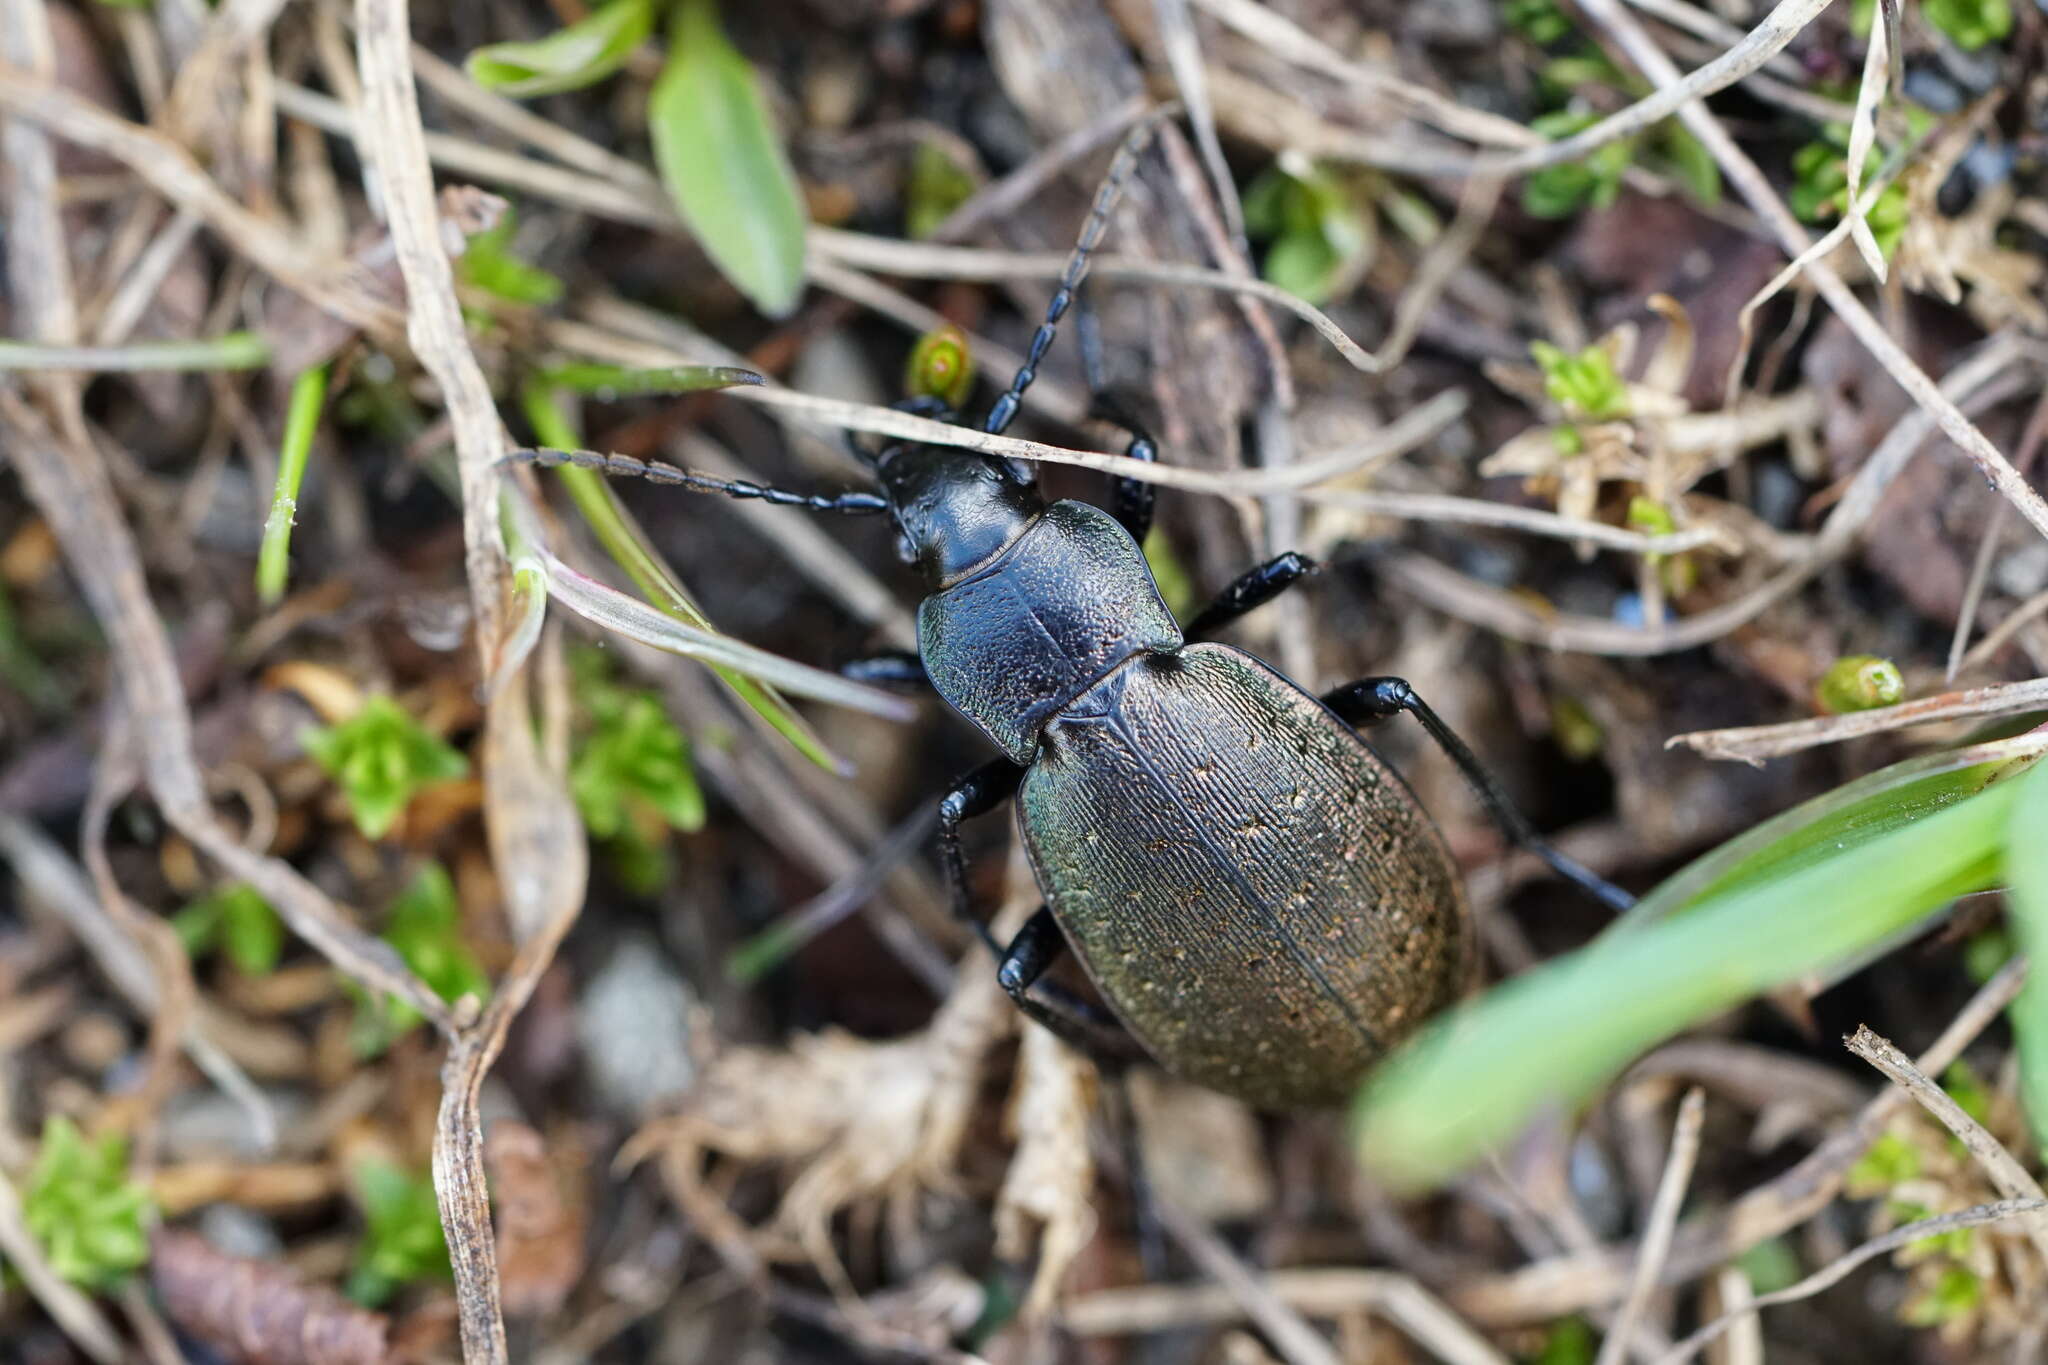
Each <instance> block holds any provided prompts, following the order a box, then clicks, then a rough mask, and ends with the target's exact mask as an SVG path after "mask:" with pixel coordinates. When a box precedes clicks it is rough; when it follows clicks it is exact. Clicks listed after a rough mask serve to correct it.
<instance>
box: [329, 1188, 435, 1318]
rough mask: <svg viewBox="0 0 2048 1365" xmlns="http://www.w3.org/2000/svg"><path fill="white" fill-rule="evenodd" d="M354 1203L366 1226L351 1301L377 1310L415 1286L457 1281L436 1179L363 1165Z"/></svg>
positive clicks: (351, 1275) (352, 1275) (351, 1280)
mask: <svg viewBox="0 0 2048 1365" xmlns="http://www.w3.org/2000/svg"><path fill="white" fill-rule="evenodd" d="M356 1197H357V1198H358V1200H360V1202H361V1204H362V1208H363V1224H364V1226H363V1240H362V1241H361V1242H360V1243H359V1244H358V1245H357V1247H356V1263H355V1269H354V1270H352V1271H351V1272H350V1273H349V1277H348V1296H349V1297H350V1298H352V1299H354V1300H355V1301H356V1302H357V1303H360V1304H362V1305H363V1306H364V1307H365V1308H376V1307H379V1306H380V1305H382V1304H383V1303H384V1302H386V1301H387V1300H388V1299H390V1297H391V1296H392V1295H393V1294H395V1293H397V1292H398V1291H399V1290H400V1289H402V1288H404V1287H405V1286H406V1285H408V1284H412V1283H414V1282H415V1281H418V1280H452V1279H454V1278H455V1271H454V1268H453V1267H452V1266H451V1265H450V1264H449V1261H448V1242H447V1239H446V1237H445V1236H444V1235H443V1233H442V1231H441V1210H440V1208H439V1206H438V1205H436V1204H435V1202H434V1182H433V1179H432V1177H430V1176H425V1175H420V1176H414V1175H411V1174H409V1173H407V1172H406V1171H405V1170H404V1169H402V1168H401V1167H398V1166H395V1165H392V1164H391V1163H390V1162H388V1161H365V1162H363V1163H362V1165H360V1166H358V1167H357V1168H356Z"/></svg>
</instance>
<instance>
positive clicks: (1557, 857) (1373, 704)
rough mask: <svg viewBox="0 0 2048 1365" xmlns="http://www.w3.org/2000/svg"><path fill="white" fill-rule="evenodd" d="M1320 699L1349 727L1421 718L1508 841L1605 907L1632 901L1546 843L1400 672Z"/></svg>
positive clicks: (1623, 906) (1618, 907)
mask: <svg viewBox="0 0 2048 1365" xmlns="http://www.w3.org/2000/svg"><path fill="white" fill-rule="evenodd" d="M1323 705H1325V706H1327V707H1329V708H1330V709H1331V710H1332V711H1335V712H1336V713H1337V715H1338V716H1339V717H1340V718H1342V719H1343V720H1344V721H1345V723H1347V724H1349V725H1351V726H1352V727H1353V728H1362V727H1364V726H1368V725H1375V724H1378V723H1379V722H1380V721H1383V720H1385V719H1387V718H1388V717H1389V716H1394V715H1398V714H1400V713H1401V712H1403V711H1405V712H1407V713H1408V714H1409V715H1411V716H1413V717H1415V719H1417V720H1419V721H1421V722H1422V728H1423V729H1425V730H1427V731H1429V737H1430V738H1431V739H1433V740H1435V741H1436V743H1437V747H1438V748H1440V749H1442V750H1443V751H1444V752H1445V753H1446V754H1449V755H1450V757H1451V761H1452V762H1453V763H1455V764H1457V765H1458V771H1459V772H1462V773H1463V774H1465V780H1466V781H1468V782H1470V783H1471V784H1472V787H1473V789H1474V790H1475V791H1477V792H1478V793H1479V799H1480V800H1481V801H1483V802H1484V803H1485V804H1486V809H1487V811H1488V812H1489V813H1490V814H1491V815H1492V816H1493V820H1494V823H1495V824H1497V825H1499V826H1500V828H1501V832H1502V833H1503V834H1505V835H1507V836H1508V839H1509V840H1510V841H1511V842H1513V843H1516V844H1519V845H1521V846H1522V847H1523V848H1525V849H1527V850H1529V852H1531V853H1533V854H1535V855H1536V856H1537V857H1539V858H1541V859H1542V860H1543V861H1544V862H1546V863H1548V864H1549V865H1550V868H1551V870H1552V871H1554V872H1556V873H1557V875H1558V876H1560V877H1563V878H1564V879H1565V880H1566V881H1568V882H1571V883H1573V884H1574V885H1576V886H1578V887H1580V888H1581V889H1583V890H1584V891H1586V892H1587V893H1588V894H1589V895H1591V896H1592V897H1593V898H1594V899H1595V900H1598V901H1600V902H1601V903H1602V904H1604V905H1606V906H1608V907H1609V908H1611V909H1614V910H1626V909H1628V908H1629V907H1630V906H1632V905H1634V904H1635V903H1636V902H1635V897H1633V896H1631V895H1629V894H1628V892H1626V891H1623V890H1622V889H1621V888H1620V887H1618V886H1615V885H1614V884H1613V883H1611V882H1609V881H1607V880H1606V879H1605V878H1604V877H1601V876H1600V875H1599V874H1597V873H1595V872H1593V871H1592V870H1591V869H1590V868H1586V867H1582V866H1580V865H1579V864H1578V863H1577V862H1575V861H1573V860H1572V859H1570V858H1568V857H1566V856H1565V855H1564V854H1562V853H1560V852H1558V851H1557V850H1556V849H1555V848H1553V847H1551V845H1550V842H1549V841H1548V840H1546V839H1545V838H1544V837H1543V836H1542V835H1540V834H1538V833H1537V832H1536V830H1535V829H1534V827H1532V826H1531V825H1530V824H1529V822H1528V821H1527V820H1526V819H1524V818H1523V817H1522V813H1521V812H1520V811H1518V810H1516V809H1515V806H1514V803H1513V802H1512V801H1510V800H1509V799H1508V794H1507V793H1506V792H1505V791H1503V790H1501V786H1500V783H1498V782H1496V781H1495V780H1494V778H1493V774H1492V773H1489V772H1488V771H1486V768H1485V766H1484V765H1483V764H1481V763H1480V761H1479V759H1478V758H1477V757H1476V756H1474V754H1473V753H1472V751H1471V750H1470V749H1468V748H1467V747H1465V741H1464V740H1462V739H1459V738H1458V736H1457V735H1456V734H1455V733H1453V732H1452V730H1451V727H1450V726H1448V725H1446V724H1444V721H1443V717H1441V716H1439V715H1438V714H1437V713H1436V712H1435V711H1433V710H1431V709H1430V707H1429V704H1428V703H1427V702H1425V701H1423V700H1422V698H1421V697H1418V696H1416V695H1415V689H1414V688H1413V687H1410V686H1409V685H1408V682H1407V680H1406V679H1405V678H1363V679H1360V680H1359V681H1358V682H1355V683H1346V684H1345V685H1344V686H1342V687H1339V688H1337V689H1335V690H1334V691H1331V692H1328V693H1325V694H1324V696H1323Z"/></svg>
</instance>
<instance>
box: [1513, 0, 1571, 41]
mask: <svg viewBox="0 0 2048 1365" xmlns="http://www.w3.org/2000/svg"><path fill="white" fill-rule="evenodd" d="M1500 17H1501V18H1502V19H1503V20H1505V21H1506V22H1507V26H1508V27H1509V28H1511V29H1513V30H1514V31H1515V32H1517V33H1519V34H1521V35H1522V36H1523V37H1524V38H1527V39H1528V40H1529V41H1530V42H1532V43H1535V44H1536V45H1537V46H1539V47H1548V46H1550V44H1552V43H1554V42H1556V41H1557V40H1558V39H1560V38H1565V37H1568V36H1570V34H1571V32H1572V21H1571V20H1570V19H1567V18H1566V17H1565V14H1564V11H1563V10H1561V9H1559V8H1558V7H1557V0H1502V3H1501V7H1500Z"/></svg>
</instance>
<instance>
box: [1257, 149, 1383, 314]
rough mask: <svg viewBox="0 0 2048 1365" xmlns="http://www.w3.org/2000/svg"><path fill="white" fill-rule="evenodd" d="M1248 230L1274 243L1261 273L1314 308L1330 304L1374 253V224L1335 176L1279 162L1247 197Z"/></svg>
mask: <svg viewBox="0 0 2048 1365" xmlns="http://www.w3.org/2000/svg"><path fill="white" fill-rule="evenodd" d="M1244 221H1245V228H1246V230H1247V231H1249V232H1250V233H1251V235H1252V236H1253V237H1254V238H1257V239H1258V240H1260V241H1263V242H1269V243H1271V245H1269V246H1268V247H1267V248H1266V258H1265V261H1264V263H1263V264H1262V265H1261V266H1260V270H1259V273H1260V274H1262V275H1264V276H1265V277H1266V279H1267V280H1268V281H1270V282H1272V283H1273V284H1277V285H1279V286H1280V287H1281V288H1282V289H1285V290H1286V291H1287V292H1288V293H1290V294H1298V295H1300V296H1301V297H1302V298H1304V299H1307V300H1308V301H1309V302H1310V303H1327V302H1329V300H1330V298H1331V297H1332V296H1333V295H1334V294H1335V293H1336V292H1337V290H1338V289H1339V288H1341V287H1342V286H1343V284H1344V282H1345V281H1346V280H1347V279H1353V278H1355V277H1356V275H1357V272H1358V270H1359V269H1360V268H1361V266H1362V264H1363V263H1364V261H1365V260H1366V259H1367V257H1368V256H1369V255H1370V253H1371V251H1372V247H1373V241H1374V236H1373V230H1372V219H1371V217H1370V213H1369V210H1368V208H1367V207H1366V206H1365V205H1364V204H1362V203H1361V202H1360V201H1359V197H1358V194H1357V191H1356V190H1355V188H1354V187H1353V186H1352V185H1350V184H1349V183H1347V182H1346V181H1345V180H1344V179H1343V178H1342V177H1340V176H1339V175H1337V174H1336V173H1335V172H1334V171H1331V170H1328V169H1326V168H1323V167H1320V166H1310V165H1307V164H1306V163H1303V164H1301V165H1294V164H1289V163H1283V162H1275V163H1274V164H1273V165H1271V166H1269V167H1267V168H1266V170H1265V171H1264V172H1262V173H1261V174H1260V176H1259V177H1258V179H1256V180H1254V181H1253V182H1252V183H1251V186H1250V188H1249V189H1247V190H1246V191H1245V195H1244Z"/></svg>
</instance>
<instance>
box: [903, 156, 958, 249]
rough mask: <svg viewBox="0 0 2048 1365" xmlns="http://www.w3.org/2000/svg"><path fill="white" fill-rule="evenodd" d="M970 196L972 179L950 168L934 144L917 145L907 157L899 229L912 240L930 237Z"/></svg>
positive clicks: (950, 165)
mask: <svg viewBox="0 0 2048 1365" xmlns="http://www.w3.org/2000/svg"><path fill="white" fill-rule="evenodd" d="M973 194H974V177H973V176H971V175H969V174H968V173H967V172H965V171H963V170H961V169H960V168H959V167H958V166H956V165H954V164H953V158H952V157H950V156H947V155H946V153H945V152H944V151H943V150H942V149H941V148H940V147H939V145H938V144H937V143H935V142H920V143H918V144H917V150H916V151H915V152H912V153H911V155H910V183H909V184H908V185H907V186H905V187H904V199H905V201H906V202H905V203H904V206H903V230H904V231H905V232H906V233H908V234H909V235H910V236H912V237H929V236H931V235H932V234H933V233H934V232H937V231H938V230H939V224H941V223H943V222H945V221H946V219H947V218H948V217H950V216H951V215H952V212H953V210H954V209H957V208H959V207H960V206H961V205H962V204H964V203H966V202H967V201H968V199H969V198H971V197H972V196H973Z"/></svg>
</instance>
